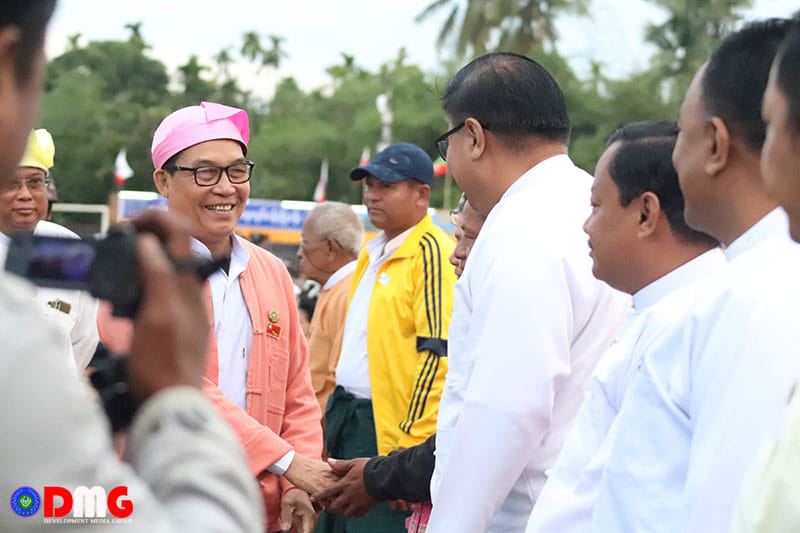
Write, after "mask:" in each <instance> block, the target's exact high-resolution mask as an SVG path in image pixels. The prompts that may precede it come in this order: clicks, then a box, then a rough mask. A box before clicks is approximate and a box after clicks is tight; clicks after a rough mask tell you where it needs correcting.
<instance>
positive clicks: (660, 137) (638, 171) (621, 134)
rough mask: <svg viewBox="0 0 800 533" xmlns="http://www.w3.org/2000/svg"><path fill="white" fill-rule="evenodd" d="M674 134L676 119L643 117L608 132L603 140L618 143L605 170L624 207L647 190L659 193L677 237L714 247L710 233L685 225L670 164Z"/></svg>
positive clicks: (676, 129) (674, 174)
mask: <svg viewBox="0 0 800 533" xmlns="http://www.w3.org/2000/svg"><path fill="white" fill-rule="evenodd" d="M677 138H678V125H677V124H676V123H675V122H666V121H646V122H634V123H632V124H628V125H626V126H623V127H622V128H620V129H618V130H617V131H615V132H614V133H613V134H611V136H610V137H609V138H608V141H607V143H606V146H611V145H612V144H614V143H619V147H618V148H617V150H616V152H614V156H613V158H612V160H611V161H610V162H609V165H608V171H609V174H611V179H612V180H613V181H614V183H615V184H616V185H617V188H618V189H619V203H620V204H621V205H622V206H623V207H626V206H628V205H630V203H631V202H632V201H633V200H634V199H635V198H638V197H640V196H641V195H642V194H644V193H645V192H648V191H650V192H652V193H653V194H655V195H656V197H658V202H659V204H661V211H663V212H664V214H665V215H666V216H667V221H669V227H670V229H671V230H672V232H673V233H674V234H675V236H676V237H678V239H680V240H681V241H683V242H686V243H697V244H706V245H708V247H709V248H713V247H714V246H717V245H718V244H719V243H718V242H717V241H716V240H714V238H713V237H711V236H710V235H707V234H705V233H702V232H699V231H695V230H693V229H692V228H690V227H689V226H687V225H686V221H685V220H684V218H683V194H681V188H680V186H679V184H678V173H677V172H676V171H675V167H674V166H673V165H672V150H673V149H674V148H675V141H676V139H677Z"/></svg>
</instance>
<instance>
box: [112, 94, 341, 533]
mask: <svg viewBox="0 0 800 533" xmlns="http://www.w3.org/2000/svg"><path fill="white" fill-rule="evenodd" d="M248 140H249V127H248V117H247V113H246V112H245V111H243V110H241V109H236V108H233V107H228V106H224V105H220V104H215V103H210V102H203V103H201V104H200V105H199V106H190V107H185V108H182V109H179V110H177V111H175V112H174V113H172V114H171V115H169V116H168V117H166V118H165V119H164V120H163V121H162V122H161V124H160V125H159V127H158V129H157V130H156V132H155V135H154V138H153V146H152V156H153V165H154V167H155V169H156V170H155V172H154V173H153V179H154V181H155V184H156V187H157V188H158V191H159V193H160V194H161V195H162V196H164V197H165V198H166V199H167V203H168V206H169V210H170V211H171V212H174V213H178V214H180V215H182V216H183V217H184V218H185V219H186V221H187V222H188V224H189V227H190V233H191V235H192V237H193V239H192V250H193V252H194V254H195V255H198V256H205V257H213V258H226V260H225V262H224V263H223V264H222V266H221V267H220V268H219V269H218V270H217V271H216V272H214V273H213V274H212V275H211V276H210V277H209V279H208V285H207V287H206V291H205V295H206V306H207V310H208V315H209V318H210V320H211V324H210V326H211V328H210V329H211V338H210V342H209V353H208V362H207V365H206V373H205V387H204V390H205V392H206V394H208V396H209V397H210V398H211V399H212V400H213V402H214V403H215V405H216V407H217V408H218V410H219V411H220V412H221V413H222V414H223V415H224V416H225V418H226V420H227V421H228V423H230V425H231V426H232V427H233V429H234V430H235V431H236V433H237V435H238V437H239V440H240V441H241V442H242V446H243V447H244V452H245V453H246V455H247V458H248V460H249V462H250V467H251V469H252V471H253V474H254V476H255V477H256V478H257V479H258V481H259V483H260V486H261V492H262V494H263V497H264V504H265V506H266V511H267V519H268V526H267V531H268V532H273V531H282V530H288V529H290V528H292V527H293V531H298V532H302V533H311V532H312V531H313V529H314V525H315V523H316V513H315V512H314V509H313V508H312V505H311V501H310V498H309V496H308V493H309V492H313V491H314V490H316V489H318V488H319V487H321V486H325V485H326V484H327V483H328V482H329V481H330V480H332V479H333V476H332V474H330V468H329V467H328V465H327V464H325V463H323V462H322V461H321V460H320V456H321V453H322V431H321V427H320V410H319V406H318V405H317V402H316V400H315V397H314V390H313V388H312V386H311V378H310V375H309V371H308V347H307V346H306V341H305V338H304V337H303V333H302V331H301V329H300V323H299V320H298V315H297V306H296V304H295V300H294V289H293V285H292V281H291V278H290V277H289V274H288V272H287V271H286V267H285V266H284V265H283V263H282V262H281V261H280V260H279V259H278V258H276V257H275V256H273V255H272V254H270V253H269V252H267V251H265V250H263V249H261V248H259V247H258V246H256V245H254V244H252V243H250V242H249V241H247V240H245V239H242V238H240V237H238V236H236V235H235V234H234V228H235V227H236V224H237V223H238V221H239V218H240V217H241V215H242V212H243V211H244V207H245V204H246V203H247V197H248V195H249V192H250V183H249V181H250V176H251V173H252V170H253V163H252V162H251V161H248V160H247V159H246V158H245V156H246V155H247V142H248ZM117 325H118V324H117ZM125 337H126V335H125V334H124V332H120V330H119V328H118V327H115V324H112V323H110V321H109V320H107V319H102V320H101V321H100V338H101V340H103V341H104V342H105V343H106V344H107V345H109V346H110V347H111V348H112V350H113V349H114V348H117V349H119V348H120V347H122V348H123V349H124V348H125V345H124V344H120V338H122V339H123V342H125V341H124V339H125ZM298 489H301V490H298Z"/></svg>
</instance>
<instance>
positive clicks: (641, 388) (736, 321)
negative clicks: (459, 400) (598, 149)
mask: <svg viewBox="0 0 800 533" xmlns="http://www.w3.org/2000/svg"><path fill="white" fill-rule="evenodd" d="M788 27H789V21H787V20H768V21H762V22H756V23H751V24H749V25H747V26H745V27H744V28H742V29H741V30H739V31H737V32H734V33H732V34H730V35H729V36H728V37H726V38H725V40H724V41H723V42H722V44H721V45H720V47H719V48H718V49H717V50H716V51H715V52H714V53H713V54H712V56H711V58H710V60H709V62H708V63H707V64H706V65H704V66H702V67H701V68H700V69H699V70H698V72H697V74H696V75H695V77H694V79H693V80H692V83H691V85H690V87H689V90H688V91H687V93H686V98H685V99H684V102H683V104H682V106H681V112H680V120H679V125H680V127H681V131H680V133H679V135H678V140H677V143H676V145H675V150H674V152H673V162H674V164H675V168H676V170H677V172H678V178H679V182H680V185H681V191H682V192H683V195H684V199H685V203H686V207H685V213H686V214H685V216H686V222H687V223H688V225H689V226H690V227H692V228H694V229H697V230H700V231H705V232H707V233H708V234H710V235H712V236H713V237H714V238H716V239H718V240H719V241H720V242H722V243H723V244H724V245H726V254H725V257H726V259H727V262H728V268H727V273H726V275H724V276H719V277H718V278H717V280H716V281H717V283H715V284H714V285H712V287H710V289H709V290H705V291H700V292H698V294H697V295H696V296H695V298H694V300H693V302H692V305H691V306H690V307H689V308H688V309H689V310H688V312H685V313H682V316H681V317H680V318H679V319H677V320H675V321H674V322H672V323H669V324H665V325H664V327H663V329H662V333H661V334H660V335H659V336H658V337H657V338H656V339H654V341H653V342H652V343H651V344H650V346H649V347H648V348H647V349H646V351H645V353H644V355H643V357H642V358H641V360H640V363H639V364H637V368H636V372H635V373H634V376H633V378H632V379H631V381H630V385H629V387H628V388H627V392H626V396H625V399H624V401H623V404H622V407H621V408H620V410H619V415H618V417H617V433H616V437H615V439H614V443H613V446H612V449H611V451H610V453H609V456H608V460H607V462H606V466H605V470H604V474H603V480H602V483H601V485H600V489H599V493H598V497H597V504H596V506H595V509H594V516H593V527H594V528H596V529H598V530H601V531H618V530H622V529H631V530H636V531H652V530H663V531H698V532H703V533H707V532H711V531H727V530H728V528H729V527H730V519H731V514H732V511H733V504H734V501H735V499H736V496H737V494H738V491H739V487H740V485H741V480H742V477H743V475H744V472H745V471H746V469H747V468H748V466H749V464H750V463H751V462H752V460H753V459H754V457H755V455H756V452H757V450H758V448H759V446H760V445H761V443H762V441H763V439H764V438H765V437H766V436H767V435H769V434H771V433H772V432H774V431H777V427H778V426H779V424H780V414H781V413H782V412H783V407H784V406H785V404H786V401H787V398H788V397H789V394H790V391H791V389H792V387H793V386H794V384H795V382H796V381H797V379H798V376H800V358H797V357H794V356H793V355H790V354H787V353H786V350H787V349H789V347H791V346H797V345H800V332H798V328H797V320H798V319H800V316H799V314H798V307H797V302H798V301H800V284H798V283H797V272H798V271H800V247H798V246H797V245H796V244H795V243H793V242H792V241H791V239H790V238H789V235H788V232H787V221H786V215H785V213H784V212H783V211H782V210H780V209H778V208H777V205H776V203H775V202H774V200H772V199H770V197H769V195H768V193H767V189H766V187H765V185H764V181H763V179H762V176H761V170H760V152H761V144H762V142H763V140H764V133H765V127H764V124H763V122H762V120H761V112H760V109H761V101H762V96H763V91H764V88H765V87H766V85H767V80H768V75H769V66H770V64H771V62H772V60H773V59H774V57H775V54H776V51H777V49H778V46H779V45H780V43H781V41H782V40H783V38H784V36H785V35H786V33H787V31H788ZM681 306H682V308H683V309H686V307H685V303H683V304H681ZM654 465H657V467H656V468H654Z"/></svg>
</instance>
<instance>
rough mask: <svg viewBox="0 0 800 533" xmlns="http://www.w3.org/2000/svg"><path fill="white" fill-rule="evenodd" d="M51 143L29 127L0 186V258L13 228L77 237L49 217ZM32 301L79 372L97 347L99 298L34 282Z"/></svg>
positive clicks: (47, 136) (46, 134)
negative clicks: (12, 174)
mask: <svg viewBox="0 0 800 533" xmlns="http://www.w3.org/2000/svg"><path fill="white" fill-rule="evenodd" d="M54 155H55V144H54V143H53V138H52V136H51V135H50V133H49V132H48V131H47V130H45V129H37V130H33V131H32V132H31V134H30V136H29V137H28V145H27V146H26V147H25V154H24V155H23V156H22V160H21V161H20V163H19V166H18V167H17V170H16V173H15V177H14V179H12V180H9V181H8V182H7V183H6V186H5V187H4V188H3V189H2V190H0V263H4V262H5V255H6V253H7V251H8V244H9V242H10V238H11V235H12V234H13V233H14V232H15V231H33V232H34V233H35V234H36V235H43V236H50V237H65V238H70V239H77V238H79V237H78V235H76V234H75V233H73V232H72V231H70V230H68V229H67V228H65V227H63V226H59V225H58V224H54V223H52V222H48V221H47V220H44V219H45V218H46V217H47V211H48V203H47V185H48V184H49V183H50V181H51V180H52V177H51V176H50V168H51V167H52V166H53V157H54ZM36 301H37V303H38V304H39V307H40V309H41V310H42V314H43V315H44V316H45V317H46V319H47V320H48V321H50V322H51V323H53V324H55V325H56V327H57V328H58V329H59V331H61V332H62V337H63V339H64V343H65V344H66V345H67V346H68V347H69V351H70V352H71V356H72V359H73V365H74V366H76V370H77V371H78V373H80V374H82V373H83V370H84V369H85V368H86V367H87V365H88V364H89V361H90V360H91V359H92V355H94V352H95V349H97V340H98V337H97V300H96V299H94V298H92V297H91V295H90V294H89V293H87V292H85V291H75V290H67V289H53V288H43V287H40V288H37V290H36Z"/></svg>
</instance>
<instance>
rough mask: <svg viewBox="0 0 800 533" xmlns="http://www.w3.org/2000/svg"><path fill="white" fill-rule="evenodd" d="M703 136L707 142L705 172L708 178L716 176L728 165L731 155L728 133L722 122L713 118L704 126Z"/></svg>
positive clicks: (717, 118)
mask: <svg viewBox="0 0 800 533" xmlns="http://www.w3.org/2000/svg"><path fill="white" fill-rule="evenodd" d="M705 135H706V136H707V137H706V141H707V142H708V150H707V152H706V161H705V171H706V173H707V174H708V175H709V176H716V175H717V174H719V173H720V172H722V171H723V170H724V169H725V167H726V166H727V165H728V159H729V158H730V153H731V135H730V131H729V130H728V126H726V125H725V121H724V120H722V119H721V118H720V117H717V116H714V117H711V120H709V121H708V123H707V124H706V127H705Z"/></svg>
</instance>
